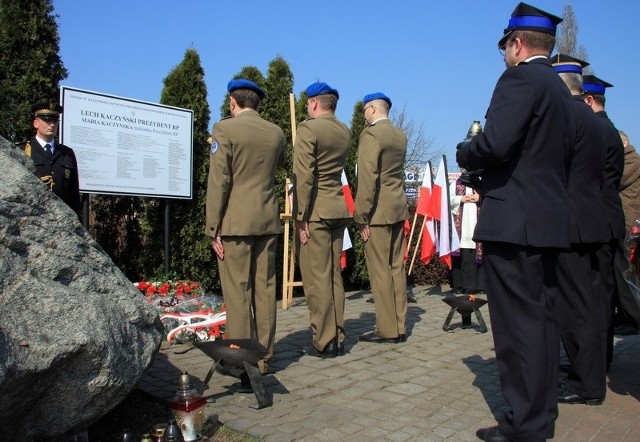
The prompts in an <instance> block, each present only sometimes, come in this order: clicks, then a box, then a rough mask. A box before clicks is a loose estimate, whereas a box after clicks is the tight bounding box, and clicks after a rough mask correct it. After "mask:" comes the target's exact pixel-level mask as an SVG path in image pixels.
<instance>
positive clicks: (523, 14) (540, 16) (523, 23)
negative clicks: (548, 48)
mask: <svg viewBox="0 0 640 442" xmlns="http://www.w3.org/2000/svg"><path fill="white" fill-rule="evenodd" d="M561 22H562V19H561V18H560V17H557V16H555V15H553V14H549V13H548V12H546V11H543V10H542V9H538V8H536V7H535V6H531V5H528V4H526V3H523V2H520V3H518V5H517V6H516V8H515V9H514V11H513V13H512V14H511V19H509V23H508V24H507V27H506V28H505V29H504V35H503V36H502V38H501V39H500V41H499V42H498V47H499V48H502V47H503V46H504V45H505V44H506V42H507V39H508V38H509V36H510V35H511V33H512V32H513V31H517V30H522V31H537V32H544V33H545V34H551V35H556V28H557V27H558V25H559V24H560V23H561Z"/></svg>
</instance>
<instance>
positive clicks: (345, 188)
mask: <svg viewBox="0 0 640 442" xmlns="http://www.w3.org/2000/svg"><path fill="white" fill-rule="evenodd" d="M340 180H341V181H342V193H343V194H344V200H345V202H346V203H347V209H348V210H349V215H351V216H353V209H354V208H355V203H354V202H353V194H352V193H351V187H349V182H348V181H347V174H346V173H344V170H343V171H342V177H341V178H340ZM351 247H353V245H352V244H351V237H350V236H349V229H348V228H346V227H345V229H344V238H343V239H342V253H340V268H341V269H344V268H345V267H346V266H347V250H349V249H350V248H351Z"/></svg>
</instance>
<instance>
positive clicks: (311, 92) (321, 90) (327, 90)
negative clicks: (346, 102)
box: [307, 82, 340, 98]
mask: <svg viewBox="0 0 640 442" xmlns="http://www.w3.org/2000/svg"><path fill="white" fill-rule="evenodd" d="M325 94H331V95H335V96H336V98H340V95H339V94H338V91H337V90H335V89H333V88H332V87H331V86H329V85H328V84H327V83H321V82H316V83H313V84H312V85H311V86H309V87H308V88H307V97H309V98H312V97H315V96H316V95H325Z"/></svg>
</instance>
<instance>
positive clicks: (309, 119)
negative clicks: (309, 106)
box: [301, 117, 315, 123]
mask: <svg viewBox="0 0 640 442" xmlns="http://www.w3.org/2000/svg"><path fill="white" fill-rule="evenodd" d="M311 120H315V118H311V117H309V118H307V119H306V120H303V121H301V123H304V122H306V121H311Z"/></svg>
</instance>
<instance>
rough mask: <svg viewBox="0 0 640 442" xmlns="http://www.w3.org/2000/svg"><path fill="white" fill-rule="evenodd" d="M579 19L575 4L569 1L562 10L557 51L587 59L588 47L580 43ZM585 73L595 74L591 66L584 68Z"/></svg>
mask: <svg viewBox="0 0 640 442" xmlns="http://www.w3.org/2000/svg"><path fill="white" fill-rule="evenodd" d="M578 30H579V27H578V20H577V19H576V15H575V13H574V12H573V6H571V4H569V3H567V4H566V5H565V7H564V10H563V12H562V23H560V25H559V26H558V33H557V38H556V51H557V53H559V54H565V55H570V56H572V57H575V58H578V59H580V60H584V61H587V60H588V54H587V49H586V48H585V47H584V46H582V45H581V44H579V43H578ZM583 73H584V74H585V75H587V74H593V70H592V69H591V68H590V66H587V67H586V68H584V69H583Z"/></svg>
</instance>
